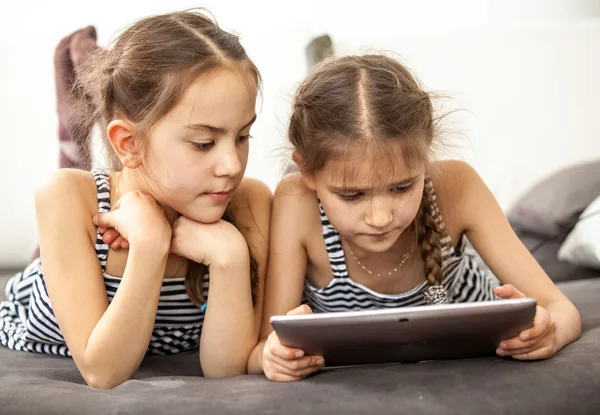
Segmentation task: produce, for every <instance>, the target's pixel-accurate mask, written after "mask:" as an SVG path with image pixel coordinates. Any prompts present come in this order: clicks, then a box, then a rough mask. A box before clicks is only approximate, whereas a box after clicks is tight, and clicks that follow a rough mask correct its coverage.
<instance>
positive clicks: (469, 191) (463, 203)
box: [429, 160, 489, 240]
mask: <svg viewBox="0 0 600 415" xmlns="http://www.w3.org/2000/svg"><path fill="white" fill-rule="evenodd" d="M429 173H430V175H431V181H432V183H433V187H434V189H435V192H436V197H437V202H438V207H439V209H440V213H441V214H442V217H443V218H444V222H445V224H446V227H447V230H448V233H449V234H450V236H451V238H452V239H453V240H454V239H456V238H458V237H460V236H461V235H462V234H463V233H464V232H465V231H466V230H467V222H468V220H467V219H468V217H469V216H470V215H471V214H472V213H473V209H476V207H477V205H478V204H479V202H480V201H481V198H484V197H486V196H487V193H489V191H488V190H487V187H486V185H485V183H484V182H483V180H482V179H481V177H480V176H479V174H478V173H477V172H476V171H475V169H474V168H473V167H472V166H471V165H469V164H468V163H466V162H464V161H460V160H444V161H438V162H434V163H432V164H431V166H430V169H429Z"/></svg>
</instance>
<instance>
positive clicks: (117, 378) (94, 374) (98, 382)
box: [82, 370, 131, 389]
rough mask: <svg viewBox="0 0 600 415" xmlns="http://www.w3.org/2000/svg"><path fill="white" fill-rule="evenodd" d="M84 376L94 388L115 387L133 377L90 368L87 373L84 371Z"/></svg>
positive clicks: (86, 381)
mask: <svg viewBox="0 0 600 415" xmlns="http://www.w3.org/2000/svg"><path fill="white" fill-rule="evenodd" d="M82 376H83V379H84V380H85V383H87V384H88V386H89V387H91V388H93V389H114V388H116V387H117V386H120V385H121V384H123V382H125V381H127V380H129V379H131V377H127V376H122V375H119V374H117V373H109V372H106V371H100V370H88V371H86V372H85V373H83V372H82Z"/></svg>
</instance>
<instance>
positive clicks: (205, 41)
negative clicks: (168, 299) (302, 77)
mask: <svg viewBox="0 0 600 415" xmlns="http://www.w3.org/2000/svg"><path fill="white" fill-rule="evenodd" d="M83 68H84V69H83V70H82V71H81V72H80V73H79V74H78V77H79V78H78V81H79V82H78V83H77V85H76V86H75V88H81V89H82V90H84V91H85V93H86V94H87V95H88V96H89V98H90V102H92V104H91V105H86V108H85V110H86V111H88V112H92V114H90V115H89V116H90V117H91V118H92V119H95V120H96V121H97V122H98V123H99V124H100V126H101V130H102V131H106V126H107V125H108V123H109V122H110V121H111V120H113V119H114V118H116V117H125V118H127V119H128V120H129V121H131V122H132V123H133V124H134V125H135V133H134V137H135V138H136V139H140V138H143V137H144V135H145V134H146V133H147V132H148V130H149V129H150V127H151V126H152V125H154V124H155V123H156V122H157V121H158V120H159V119H160V118H162V117H163V116H164V115H166V114H167V113H168V112H169V111H170V110H171V109H172V108H173V107H174V106H175V105H176V104H177V102H178V101H179V100H180V99H181V97H182V95H183V93H184V91H185V89H186V88H187V87H188V86H189V85H190V84H191V83H192V82H193V81H194V80H196V79H197V78H198V76H200V75H203V74H207V73H208V72H210V71H213V70H216V69H219V68H228V69H233V70H238V71H240V73H243V74H244V75H246V78H248V79H249V84H248V87H249V88H256V89H260V85H261V78H260V74H259V72H258V69H257V68H256V66H255V65H254V63H253V62H252V61H251V60H250V58H249V57H248V55H247V54H246V51H245V50H244V48H243V47H242V45H241V44H240V42H239V38H238V37H237V36H235V35H233V34H231V33H228V32H226V31H224V30H223V29H221V28H220V27H219V26H218V25H217V24H216V22H214V21H213V20H212V19H210V18H208V17H207V16H206V15H205V14H203V13H202V12H200V11H183V12H173V13H168V14H162V15H157V16H151V17H147V18H144V19H142V20H139V21H137V22H135V23H133V24H132V25H130V26H129V27H128V28H126V29H125V30H124V31H123V32H122V33H121V34H120V35H119V36H118V37H117V39H116V40H115V42H114V45H113V47H112V48H110V49H108V50H106V49H98V50H97V51H96V52H95V53H94V54H92V55H90V56H89V57H88V58H87V59H86V61H85V64H84V65H83ZM103 138H104V140H105V146H104V147H105V150H107V151H108V154H107V156H108V157H107V158H108V161H109V167H111V168H112V169H114V170H117V171H118V170H121V169H122V168H123V166H122V164H121V162H120V161H119V159H118V158H117V156H116V154H114V153H113V152H112V151H110V148H111V147H110V144H109V143H108V137H106V136H104V137H103ZM142 149H143V146H142ZM223 219H224V220H227V221H229V222H231V223H233V224H234V225H235V222H234V219H233V216H232V215H231V213H230V212H227V211H226V212H225V215H224V216H223ZM250 249H251V251H252V247H250ZM250 263H251V267H250V268H251V269H250V279H251V287H252V297H253V301H255V300H256V287H257V285H258V277H257V263H256V261H255V259H254V256H253V255H251V261H250ZM206 271H207V270H206V267H205V266H204V265H202V264H197V263H195V262H192V261H190V263H189V266H188V269H187V274H186V278H185V286H186V291H187V292H188V295H189V296H190V298H191V299H192V301H194V302H195V303H196V304H201V303H203V302H204V301H205V298H204V294H203V289H202V284H203V279H204V275H205V273H206Z"/></svg>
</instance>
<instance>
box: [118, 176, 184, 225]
mask: <svg viewBox="0 0 600 415" xmlns="http://www.w3.org/2000/svg"><path fill="white" fill-rule="evenodd" d="M113 177H114V184H113V186H114V187H115V195H116V198H117V200H118V199H120V198H122V197H123V195H124V194H125V193H128V192H132V191H135V190H137V191H139V192H142V193H145V194H148V195H150V196H152V197H153V198H154V199H155V200H156V201H157V203H158V204H159V206H160V207H161V208H162V209H163V211H164V213H165V217H166V218H167V220H168V221H169V223H170V224H171V225H172V224H173V222H175V220H177V218H178V217H179V216H180V214H179V213H178V212H177V211H175V210H174V209H172V208H171V207H169V206H168V205H166V204H165V203H162V202H161V201H160V196H159V194H158V184H156V183H154V181H153V180H152V179H151V178H148V177H147V176H146V175H144V173H143V172H142V171H141V169H139V168H138V169H129V168H127V167H124V168H123V170H121V171H119V172H116V173H115V174H114V176H113Z"/></svg>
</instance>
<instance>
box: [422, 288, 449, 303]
mask: <svg viewBox="0 0 600 415" xmlns="http://www.w3.org/2000/svg"><path fill="white" fill-rule="evenodd" d="M423 297H425V301H426V302H427V304H428V305H436V304H449V303H450V301H449V300H448V292H447V291H446V288H444V286H443V285H431V286H429V287H427V289H426V290H425V292H423Z"/></svg>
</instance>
